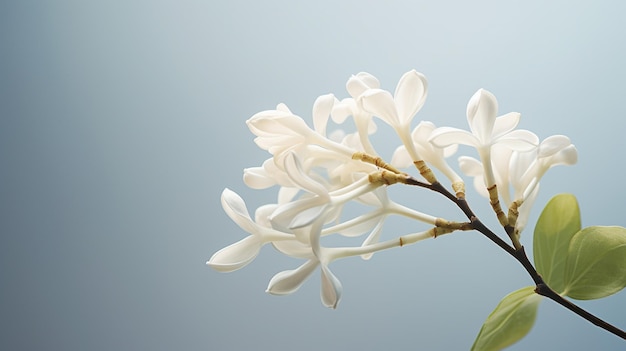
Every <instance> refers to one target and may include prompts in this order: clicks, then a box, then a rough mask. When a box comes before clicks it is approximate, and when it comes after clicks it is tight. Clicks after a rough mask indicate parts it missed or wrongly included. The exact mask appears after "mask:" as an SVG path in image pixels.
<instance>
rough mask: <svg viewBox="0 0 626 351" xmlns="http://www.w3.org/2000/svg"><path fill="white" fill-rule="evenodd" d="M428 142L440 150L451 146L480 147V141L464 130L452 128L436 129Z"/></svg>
mask: <svg viewBox="0 0 626 351" xmlns="http://www.w3.org/2000/svg"><path fill="white" fill-rule="evenodd" d="M428 141H429V142H430V143H431V144H433V145H435V146H436V147H439V148H445V147H448V146H450V145H457V144H462V145H469V146H474V147H479V146H480V145H479V143H478V139H476V137H475V136H474V135H473V134H472V133H470V132H468V131H466V130H462V129H457V128H452V127H440V128H437V129H435V131H433V132H432V134H431V136H430V139H428Z"/></svg>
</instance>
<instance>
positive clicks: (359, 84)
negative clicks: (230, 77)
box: [207, 70, 577, 308]
mask: <svg viewBox="0 0 626 351" xmlns="http://www.w3.org/2000/svg"><path fill="white" fill-rule="evenodd" d="M346 88H347V92H348V94H349V97H347V98H344V99H342V100H339V99H337V98H336V97H335V95H333V94H327V95H322V96H320V97H318V98H317V99H316V100H315V103H314V104H313V109H312V120H313V127H310V126H309V125H308V124H307V123H306V122H305V121H304V120H303V119H302V118H301V117H299V116H297V115H295V114H294V113H292V112H291V111H290V110H289V108H288V107H287V106H286V105H284V104H279V105H278V106H277V107H276V109H274V110H268V111H263V112H260V113H257V114H256V115H254V116H252V117H251V118H250V119H249V120H248V121H247V125H248V127H249V129H250V131H252V133H253V134H254V135H256V138H255V142H256V144H257V145H258V146H259V147H260V148H262V149H264V150H267V151H268V152H269V154H270V157H269V158H268V159H267V160H265V162H263V163H262V165H261V166H259V167H252V168H247V169H245V170H244V182H245V183H246V185H248V186H249V187H251V188H253V189H265V188H269V187H273V186H277V187H278V188H279V191H278V196H277V200H276V203H273V204H268V205H264V206H261V207H259V208H258V209H257V210H256V212H255V216H254V217H255V218H254V220H253V219H252V218H251V216H250V214H249V212H248V210H247V208H246V205H245V203H244V201H243V199H242V198H241V197H240V196H239V195H237V194H236V193H235V192H233V191H231V190H229V189H225V190H224V192H223V193H222V206H223V208H224V211H225V212H226V213H227V214H228V216H229V217H230V218H231V219H232V220H233V221H234V222H235V223H237V224H238V225H239V226H240V227H241V228H242V229H243V230H244V231H246V232H247V233H249V235H248V236H247V237H245V238H244V239H242V240H240V241H238V242H236V243H234V244H232V245H230V246H227V247H225V248H223V249H221V250H219V251H218V252H216V253H215V254H214V255H213V256H212V257H211V258H210V260H209V261H208V262H207V264H208V265H209V266H211V267H212V268H214V269H216V270H218V271H221V272H230V271H234V270H237V269H239V268H242V267H244V266H245V265H247V264H248V263H250V262H251V261H252V260H253V259H254V258H255V257H256V256H257V254H258V253H259V251H260V249H261V247H262V246H263V245H265V244H268V243H270V244H271V245H272V246H273V247H274V248H275V249H276V250H277V251H279V252H281V253H283V254H285V255H288V256H291V257H294V258H298V259H301V260H303V263H302V264H301V265H300V266H299V267H296V268H295V269H291V270H286V271H282V272H279V273H277V274H276V275H274V277H273V278H272V279H271V280H270V282H269V285H268V287H267V292H269V293H271V294H276V295H284V294H290V293H292V292H294V291H296V290H297V289H298V288H299V287H300V286H301V285H302V283H303V282H304V281H305V280H306V279H307V278H308V277H309V276H310V275H311V274H312V273H313V272H314V271H315V270H316V269H318V268H319V269H320V270H321V280H322V281H321V299H322V302H323V303H324V305H326V306H328V307H331V308H335V307H336V306H337V303H338V302H339V300H340V298H341V293H342V286H341V283H340V281H339V280H338V279H337V277H336V276H335V275H334V274H333V273H332V271H331V270H330V268H329V265H330V263H331V262H333V261H334V260H337V259H339V258H345V257H350V256H361V257H362V258H364V259H368V258H369V257H371V255H372V254H373V253H375V252H377V251H381V250H385V249H389V248H392V247H398V246H404V245H407V244H412V243H415V242H417V241H419V240H422V239H426V238H432V237H436V236H438V235H442V234H446V233H451V232H453V231H455V230H470V229H473V228H472V226H471V223H469V222H451V221H448V220H445V219H442V218H438V217H436V216H434V215H431V214H428V213H423V212H420V211H417V210H415V209H413V208H410V207H407V206H405V205H402V204H399V203H397V202H394V201H392V200H391V199H390V198H389V196H388V193H387V188H388V186H390V185H392V184H396V183H401V184H407V185H418V186H423V187H426V188H428V187H429V186H432V185H433V184H440V183H439V181H438V179H437V175H442V176H444V177H445V178H447V179H448V181H449V183H450V185H451V188H452V190H453V193H454V195H453V196H455V197H456V198H457V199H464V197H465V185H464V181H463V178H462V177H461V176H459V175H458V174H457V172H455V170H454V169H453V167H451V166H450V165H449V163H448V162H447V160H448V158H449V157H450V156H451V155H453V154H454V153H455V152H456V151H457V148H458V145H459V144H462V145H469V146H472V147H474V148H475V149H476V150H477V153H478V156H479V157H478V159H476V158H472V157H468V156H461V157H460V158H459V169H460V170H461V171H462V172H463V173H465V174H466V175H467V176H470V177H474V184H475V186H476V188H477V190H478V192H479V193H481V194H483V195H485V196H486V197H488V198H489V199H490V201H491V204H492V206H493V208H494V211H495V213H496V215H497V217H498V219H499V220H500V222H501V224H502V225H503V226H504V227H505V228H507V233H508V234H509V235H510V236H511V239H512V240H513V242H514V244H515V243H516V242H517V244H516V246H517V245H518V244H519V242H518V241H517V238H518V237H519V234H520V233H521V231H522V230H523V228H524V225H525V223H526V218H527V216H528V212H529V208H530V206H531V204H532V201H533V199H534V197H535V196H536V194H537V191H538V188H539V187H538V184H539V180H540V178H541V177H542V176H543V174H544V173H545V172H546V170H547V169H549V168H550V167H552V166H554V165H558V164H573V163H575V162H576V158H577V152H576V149H575V147H574V146H573V145H572V144H571V142H570V140H569V139H568V138H567V137H565V136H561V135H557V136H552V137H549V138H547V139H545V140H544V141H542V142H539V139H538V137H537V136H536V135H535V134H533V133H532V132H530V131H527V130H518V129H516V127H517V125H518V122H519V119H520V114H519V113H514V112H513V113H507V114H505V115H502V116H500V117H497V114H498V113H497V110H498V105H497V101H496V98H495V97H494V96H493V94H491V93H490V92H488V91H486V90H483V89H481V90H479V91H478V92H476V94H474V96H472V98H471V99H470V101H469V103H468V106H467V120H468V122H469V126H470V131H465V130H461V129H456V128H451V127H440V128H437V127H436V126H435V125H434V124H433V123H432V122H428V121H421V122H419V123H417V125H416V126H415V128H414V129H412V130H411V126H412V124H413V119H414V116H415V115H416V114H417V112H418V111H419V110H420V109H421V107H422V106H423V104H424V102H425V99H426V95H427V92H428V85H427V81H426V78H425V77H424V75H422V74H421V73H418V72H416V71H414V70H412V71H409V72H407V73H405V74H404V75H403V76H402V77H401V78H400V80H399V82H398V84H397V86H396V89H395V91H394V92H393V94H392V93H391V92H389V91H387V90H384V89H382V88H381V87H380V83H379V81H378V79H377V78H376V77H374V76H372V75H371V74H369V73H364V72H361V73H358V74H356V75H354V76H352V77H351V78H350V79H348V82H347V84H346ZM375 118H377V119H380V120H382V121H383V122H384V123H386V124H387V125H389V126H390V127H391V128H392V129H393V130H394V131H395V133H396V134H397V135H398V137H399V140H400V143H401V145H399V146H398V147H397V149H396V150H395V152H394V154H393V156H392V159H391V161H390V162H389V163H387V162H385V161H384V160H383V159H382V158H381V157H379V155H378V153H377V152H376V150H375V148H374V145H373V143H372V142H371V140H370V136H371V135H372V134H373V133H375V132H376V130H377V124H376V120H375ZM348 119H351V120H352V122H353V125H354V127H355V131H354V132H352V133H346V132H343V131H341V130H336V131H328V130H327V129H328V126H329V122H330V121H332V122H333V123H334V124H335V125H342V124H343V123H344V122H345V121H347V120H348ZM411 164H413V165H414V166H415V167H416V169H417V171H418V172H419V174H420V177H421V178H420V179H416V178H414V177H413V176H411V175H409V174H408V173H405V172H403V171H400V169H405V168H407V167H409V166H411ZM450 194H451V193H450ZM500 197H501V198H502V200H503V201H504V204H505V206H506V208H507V209H508V214H505V212H504V210H503V209H502V206H501V205H500ZM350 202H358V203H361V204H364V205H365V208H367V210H366V211H365V213H362V214H359V215H357V216H354V217H351V218H344V217H345V216H343V215H342V213H343V212H346V211H343V210H344V208H345V206H346V204H348V203H350ZM391 215H399V216H405V217H408V218H411V219H414V220H417V221H420V222H423V223H425V224H426V225H427V228H428V229H427V230H424V231H421V232H416V233H407V234H404V235H401V236H398V237H397V238H394V239H391V240H387V241H380V240H379V239H380V237H381V232H382V228H383V224H384V222H385V220H386V219H387V218H388V217H389V216H391ZM330 235H340V236H344V237H354V238H361V239H360V240H358V244H357V245H354V246H341V247H337V246H325V245H323V244H322V238H323V237H326V236H330Z"/></svg>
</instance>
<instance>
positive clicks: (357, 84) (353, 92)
mask: <svg viewBox="0 0 626 351" xmlns="http://www.w3.org/2000/svg"><path fill="white" fill-rule="evenodd" d="M379 87H380V82H379V81H378V79H376V77H374V76H373V75H371V74H369V73H367V72H359V73H357V74H356V75H354V76H352V77H350V79H348V83H346V89H347V90H348V93H349V94H350V96H352V97H353V98H355V99H356V98H358V97H359V96H360V95H361V94H363V93H364V92H365V91H366V90H368V89H377V88H379Z"/></svg>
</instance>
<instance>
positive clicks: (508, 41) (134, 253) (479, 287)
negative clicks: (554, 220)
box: [0, 0, 626, 350]
mask: <svg viewBox="0 0 626 351" xmlns="http://www.w3.org/2000/svg"><path fill="white" fill-rule="evenodd" d="M624 7H625V6H624V5H623V3H621V2H619V1H594V2H593V3H592V2H586V1H551V2H544V1H481V0H478V1H472V2H462V1H438V2H434V1H388V2H385V3H384V4H383V2H381V1H325V0H320V1H316V2H311V1H310V2H290V1H228V2H226V1H223V2H217V1H190V0H184V1H137V0H130V1H101V2H95V1H65V0H59V1H12V2H11V1H4V2H2V3H1V4H0V48H1V49H0V50H1V54H0V296H1V298H0V309H1V311H2V313H1V314H0V316H1V317H0V348H1V349H4V350H148V349H151V350H174V349H176V350H252V349H255V350H357V349H360V350H381V349H388V350H409V349H419V350H464V349H469V348H470V346H471V345H472V343H473V340H474V337H475V336H476V334H477V333H478V331H479V329H480V327H481V325H482V322H483V321H484V319H485V318H486V317H487V315H488V314H489V313H490V312H491V310H492V309H493V308H494V307H495V306H496V304H497V303H498V301H499V300H500V299H501V298H502V297H503V296H504V295H506V294H507V293H509V292H511V291H513V290H516V289H518V288H521V287H524V286H527V285H531V284H532V281H531V280H530V278H529V277H528V276H527V275H526V273H525V272H524V271H523V269H522V268H521V266H519V265H518V264H516V262H515V261H513V259H512V258H510V257H508V256H507V255H506V254H505V253H504V252H503V251H501V250H499V249H498V248H497V247H496V246H495V245H493V244H492V243H490V242H489V241H488V240H486V239H485V238H483V237H482V236H481V235H479V234H477V233H457V234H453V235H449V236H444V237H441V238H438V239H437V240H430V241H426V242H422V243H419V244H417V245H413V246H408V247H404V248H402V249H396V250H394V251H388V252H382V253H379V254H376V255H375V256H374V257H373V258H372V259H371V260H370V261H363V260H361V259H359V258H353V259H347V260H342V261H339V262H336V263H334V264H333V266H332V269H333V272H334V273H335V274H336V275H337V276H338V277H339V279H340V280H341V281H342V283H343V286H344V294H343V299H342V301H341V303H340V304H339V307H338V309H337V310H330V309H327V308H325V307H323V306H322V304H321V302H320V298H319V274H317V275H314V276H313V277H312V278H311V279H309V281H308V282H307V283H306V284H305V285H304V286H303V287H302V288H301V289H300V291H298V292H297V293H295V294H293V295H290V296H286V297H276V296H271V295H268V294H266V293H265V292H264V290H265V288H266V286H267V283H268V281H269V279H270V278H271V277H272V276H273V275H274V274H275V273H276V272H279V271H282V270H285V269H291V268H294V267H296V266H297V265H299V264H300V262H298V261H297V260H291V259H287V258H284V257H281V256H280V255H278V254H277V253H276V252H275V251H273V250H272V249H271V248H269V247H265V248H264V250H262V252H261V254H260V255H259V257H258V258H257V259H256V261H255V262H253V263H252V264H251V265H249V266H247V267H245V268H244V269H242V270H240V271H237V272H234V273H230V274H221V273H218V272H215V271H213V270H211V269H210V268H208V267H206V266H205V261H206V260H207V259H208V258H210V257H211V255H212V254H213V253H214V252H215V251H217V250H219V249H220V248H222V247H224V246H226V245H228V244H230V243H233V242H235V241H237V240H239V239H241V238H243V236H244V235H245V233H243V232H242V230H241V229H239V228H238V227H237V226H236V225H235V224H234V223H233V222H231V221H230V219H229V218H228V217H227V216H226V215H225V214H224V212H223V210H222V208H221V205H220V201H219V198H220V194H221V192H222V190H223V189H224V188H225V187H229V188H231V189H233V190H235V191H237V192H238V193H240V194H241V195H242V197H243V198H244V199H246V202H247V204H248V208H249V209H250V210H251V211H253V210H254V209H255V208H256V207H257V206H259V205H261V204H263V203H265V202H269V201H272V200H273V199H274V196H275V194H274V192H273V190H270V191H254V190H250V189H247V188H246V187H245V185H244V184H243V182H242V170H243V168H245V167H251V166H257V165H260V164H261V162H262V161H263V160H265V159H266V158H267V155H266V154H265V152H264V151H262V150H259V149H258V148H257V147H256V146H255V144H254V143H253V136H252V134H251V133H250V132H249V131H248V129H247V127H246V125H245V120H246V119H248V118H249V117H250V116H252V115H253V114H254V113H256V112H258V111H261V110H266V109H272V108H274V106H275V105H276V104H277V103H279V102H284V103H286V104H287V105H288V106H289V107H290V108H291V109H292V111H294V112H295V113H297V114H299V115H301V116H303V117H304V118H305V119H307V120H308V121H310V111H311V107H312V104H313V101H314V100H315V98H316V97H317V96H318V95H321V94H326V93H329V92H333V93H335V94H336V95H337V96H338V97H339V98H343V97H347V96H348V94H347V93H346V92H345V88H344V85H345V82H346V80H347V79H348V78H349V77H350V75H352V74H356V73H357V72H360V71H367V72H370V73H372V74H374V75H375V76H377V77H378V78H379V79H380V81H381V83H382V85H383V87H384V88H386V89H388V90H391V91H393V90H394V89H395V85H396V83H397V80H398V79H399V78H400V76H401V75H402V74H403V73H404V72H406V71H408V70H410V69H413V68H414V69H416V70H418V71H420V72H422V73H424V74H425V75H426V77H427V78H428V79H429V97H428V100H427V101H426V105H425V106H424V108H423V109H422V111H421V112H420V114H419V115H418V116H417V117H416V122H417V120H420V119H425V120H431V121H433V122H435V123H436V124H437V125H439V126H442V125H448V126H454V127H459V128H464V129H465V128H467V122H466V119H465V108H466V104H467V101H468V100H469V98H470V97H471V96H472V94H473V93H474V92H475V91H476V90H477V89H479V88H485V89H488V90H490V91H491V92H493V93H494V94H495V95H496V96H497V97H498V100H499V103H500V112H501V113H505V112H509V111H518V112H521V113H522V122H521V124H520V128H524V129H530V130H532V131H534V132H535V133H537V134H538V135H539V136H540V137H541V138H542V139H543V138H545V137H547V136H550V135H553V134H565V135H568V136H569V137H570V138H571V139H572V141H573V142H574V143H575V144H576V146H577V147H578V150H579V163H578V164H577V165H576V166H574V167H560V168H554V169H553V170H551V171H550V172H548V174H547V175H546V176H545V177H544V179H543V182H542V189H541V193H540V195H539V198H538V199H537V202H536V204H535V207H534V208H533V211H532V215H531V219H530V224H529V226H528V228H527V230H526V231H525V232H524V234H523V238H522V242H523V243H524V244H525V245H526V246H527V248H528V250H529V251H530V254H532V250H531V248H532V231H533V227H534V222H535V221H536V219H537V217H538V215H539V213H540V211H541V209H542V208H543V206H544V205H545V203H546V202H547V201H548V200H549V199H550V198H551V197H552V196H553V195H555V194H557V193H562V192H570V193H574V194H575V195H576V196H577V197H578V199H579V202H580V206H581V211H582V220H583V226H589V225H598V224H603V225H609V224H611V225H621V226H626V219H625V217H624V215H623V211H624V196H625V194H626V190H624V180H623V179H624V176H623V172H624V166H623V158H624V157H623V152H624V151H623V150H624V148H625V147H626V139H625V138H624V136H623V133H624V131H625V127H626V122H625V121H626V119H625V115H624V107H623V104H622V103H623V102H624V97H623V95H624V82H625V81H626V69H625V68H624V62H626V40H625V39H626V38H624V36H625V33H626V22H625V21H624V19H623V13H624V10H625V9H624ZM379 127H380V129H381V131H380V134H381V136H380V138H378V139H376V138H374V141H375V144H376V147H377V148H378V149H379V150H380V151H381V154H383V155H386V156H387V157H390V155H391V152H392V151H393V150H394V148H395V147H396V146H397V144H398V142H397V141H396V139H394V138H393V137H392V136H391V133H390V131H389V130H388V129H387V128H386V127H385V126H383V125H382V124H381V123H379ZM465 151H469V150H465ZM403 190H404V191H400V192H396V195H397V196H398V198H397V201H399V202H402V203H404V204H406V205H414V206H415V207H416V208H422V209H424V210H425V208H424V206H425V207H426V208H427V209H429V211H431V212H432V213H433V214H435V215H439V216H445V217H448V218H450V219H455V218H458V219H461V218H462V217H460V216H461V214H460V212H458V211H457V210H456V209H454V208H453V207H451V206H450V205H449V204H447V203H445V202H443V201H441V202H437V201H438V200H436V199H435V198H434V197H429V196H428V195H424V194H423V191H420V190H418V189H410V190H405V189H403ZM424 198H426V199H428V203H424V202H425V201H424ZM431 199H433V200H432V203H430V202H431ZM469 200H470V202H471V201H473V202H474V203H477V205H475V206H474V207H475V209H476V211H477V212H478V213H479V214H480V215H481V216H482V218H483V219H485V221H486V222H488V223H489V224H491V225H494V221H493V218H492V217H493V215H492V213H491V212H489V208H488V207H487V206H484V201H483V199H482V198H480V197H479V196H478V195H476V193H475V192H474V191H473V188H471V187H470V191H469ZM420 206H422V207H420ZM406 225H407V224H406V223H402V222H398V223H396V224H393V223H390V225H388V226H386V227H385V235H388V236H389V237H392V236H393V235H394V234H398V233H406V232H408V231H411V229H407V227H406ZM625 304H626V295H624V293H623V292H621V293H619V294H617V295H614V296H611V297H609V298H606V299H602V300H598V301H587V302H580V305H581V306H583V307H584V308H587V309H588V310H590V311H591V312H593V313H595V314H597V315H598V316H600V317H602V318H604V319H606V320H607V321H609V322H611V323H614V324H616V325H617V326H619V327H621V328H622V329H624V328H626V313H624V312H625ZM592 348H593V349H598V350H618V349H623V348H624V342H623V341H622V340H620V339H619V338H618V337H616V336H613V335H611V334H608V333H607V332H605V331H603V330H601V329H599V328H597V327H595V326H593V325H591V324H590V323H588V322H586V321H584V320H582V319H581V318H579V317H577V316H575V315H573V314H572V313H571V312H569V311H567V310H565V309H563V308H561V307H560V306H557V305H556V304H555V303H553V302H551V301H543V302H542V303H541V305H540V308H539V313H538V319H537V323H536V324H535V326H534V328H533V329H532V331H531V332H530V334H529V335H528V336H527V337H526V338H525V339H523V340H522V341H521V342H519V343H518V344H515V345H514V346H513V347H511V348H510V349H511V350H529V349H543V350H545V349H564V350H565V349H567V350H588V349H592Z"/></svg>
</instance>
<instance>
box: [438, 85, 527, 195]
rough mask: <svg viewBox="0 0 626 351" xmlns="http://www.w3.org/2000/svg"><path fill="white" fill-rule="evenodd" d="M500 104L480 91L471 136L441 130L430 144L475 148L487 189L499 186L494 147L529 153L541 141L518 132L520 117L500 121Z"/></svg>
mask: <svg viewBox="0 0 626 351" xmlns="http://www.w3.org/2000/svg"><path fill="white" fill-rule="evenodd" d="M497 113H498V102H497V100H496V97H495V96H493V94H491V93H490V92H488V91H487V90H484V89H480V90H478V91H477V92H476V93H475V94H474V95H473V96H472V98H471V99H470V101H469V103H468V104H467V121H468V123H469V126H470V130H471V133H470V132H468V131H465V130H461V129H457V128H451V127H441V128H438V129H437V130H435V131H434V132H433V133H432V136H431V138H430V142H432V143H433V144H434V145H435V146H437V147H442V148H443V147H447V146H450V145H454V144H463V145H469V146H473V147H475V148H476V149H477V150H478V154H479V155H480V159H481V161H482V163H483V166H484V167H485V174H484V175H485V181H486V186H487V187H490V186H492V185H494V184H495V179H494V175H493V170H492V168H491V161H490V158H491V147H492V146H493V145H495V144H501V145H505V146H507V147H509V148H510V149H512V150H517V151H529V150H532V149H533V148H535V147H536V145H537V143H538V138H537V136H536V135H535V134H533V133H531V132H530V131H527V130H514V129H515V127H517V124H518V123H519V119H520V114H519V113H517V112H510V113H507V114H505V115H503V116H500V117H497V118H496V115H497Z"/></svg>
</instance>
